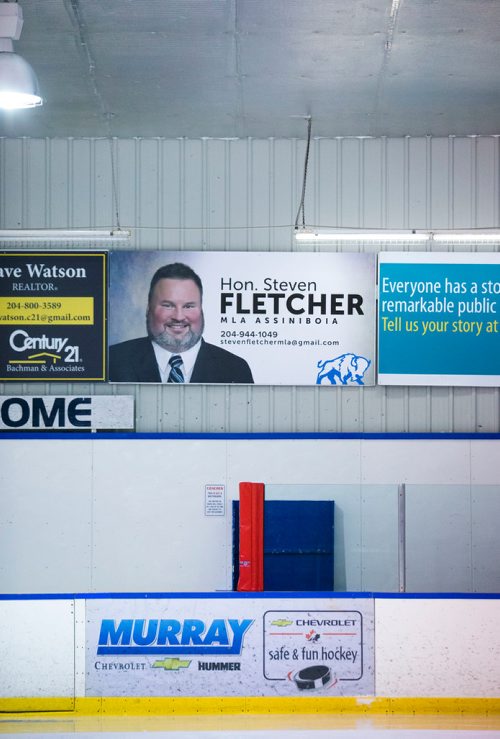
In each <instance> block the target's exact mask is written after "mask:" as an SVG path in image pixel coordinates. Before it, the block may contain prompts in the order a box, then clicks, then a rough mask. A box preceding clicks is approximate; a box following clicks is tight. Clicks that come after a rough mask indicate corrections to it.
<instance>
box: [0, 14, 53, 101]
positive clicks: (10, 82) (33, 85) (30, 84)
mask: <svg viewBox="0 0 500 739" xmlns="http://www.w3.org/2000/svg"><path fill="white" fill-rule="evenodd" d="M22 27H23V11H22V9H21V7H20V6H19V4H18V3H9V2H3V3H0V108H3V109H4V110H15V109H17V108H35V107H37V106H38V105H42V103H43V99H42V97H41V95H40V91H39V88H38V80H37V78H36V75H35V73H34V71H33V69H32V68H31V66H30V65H29V64H28V62H27V61H26V60H25V59H23V57H22V56H19V54H15V53H14V44H13V43H12V42H13V41H18V40H19V38H20V37H21V30H22Z"/></svg>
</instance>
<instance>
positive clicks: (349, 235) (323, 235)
mask: <svg viewBox="0 0 500 739" xmlns="http://www.w3.org/2000/svg"><path fill="white" fill-rule="evenodd" d="M295 238H296V240H297V241H305V242H316V241H329V242H338V241H345V242H349V241H356V242H358V243H360V242H363V241H364V242H370V243H377V244H387V243H399V244H415V243H420V244H424V243H430V244H432V243H436V244H438V243H441V244H495V243H496V244H500V231H499V230H484V231H480V230H477V229H471V230H470V231H466V230H464V231H453V230H450V231H415V230H408V231H402V230H401V231H392V230H384V229H380V230H377V231H375V230H372V231H368V230H363V229H354V228H351V229H349V230H347V229H346V230H342V229H335V230H328V229H326V228H325V229H321V228H317V229H315V228H302V229H299V228H297V226H296V227H295Z"/></svg>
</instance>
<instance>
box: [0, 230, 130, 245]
mask: <svg viewBox="0 0 500 739" xmlns="http://www.w3.org/2000/svg"><path fill="white" fill-rule="evenodd" d="M129 240H130V231H128V230H122V229H120V228H117V229H78V228H75V229H73V228H68V229H62V228H39V229H30V228H26V229H7V230H5V229H4V230H0V243H9V244H21V243H22V244H26V243H32V244H39V243H42V242H44V243H45V242H53V243H61V242H66V243H73V242H78V243H81V242H95V241H99V242H106V243H112V244H115V243H123V242H126V241H129Z"/></svg>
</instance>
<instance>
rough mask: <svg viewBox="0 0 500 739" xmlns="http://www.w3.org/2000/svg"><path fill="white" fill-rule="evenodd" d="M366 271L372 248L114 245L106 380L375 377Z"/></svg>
mask: <svg viewBox="0 0 500 739" xmlns="http://www.w3.org/2000/svg"><path fill="white" fill-rule="evenodd" d="M375 278H376V255H374V254H362V253H342V254H339V253H335V254H329V253H313V254H306V253H295V252H292V253H277V252H264V253H262V252H258V253H252V252H170V251H169V252H158V251H154V252H145V251H140V252H123V251H122V252H112V253H111V254H110V303H109V312H110V349H109V380H110V381H111V382H133V383H160V382H192V383H207V384H209V383H239V384H252V383H255V384H262V385H335V386H354V387H360V386H362V385H373V384H374V383H375ZM171 357H180V359H175V360H174V364H175V365H176V366H175V367H174V369H173V371H172V366H171V364H170V363H169V362H170V358H171Z"/></svg>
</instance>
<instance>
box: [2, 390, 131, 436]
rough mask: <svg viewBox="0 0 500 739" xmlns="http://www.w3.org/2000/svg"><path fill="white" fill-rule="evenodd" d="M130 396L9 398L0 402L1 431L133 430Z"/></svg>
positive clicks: (33, 396) (34, 396) (3, 398)
mask: <svg viewBox="0 0 500 739" xmlns="http://www.w3.org/2000/svg"><path fill="white" fill-rule="evenodd" d="M133 428H134V397H133V396H132V395H116V396H114V395H113V396H110V395H108V396H105V395H88V396H80V395H78V396H75V395H60V396H56V397H54V396H53V395H19V396H18V395H11V396H7V397H2V398H0V429H2V430H4V431H19V430H22V429H34V430H44V429H65V430H66V431H67V430H75V431H85V430H89V429H133Z"/></svg>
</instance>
